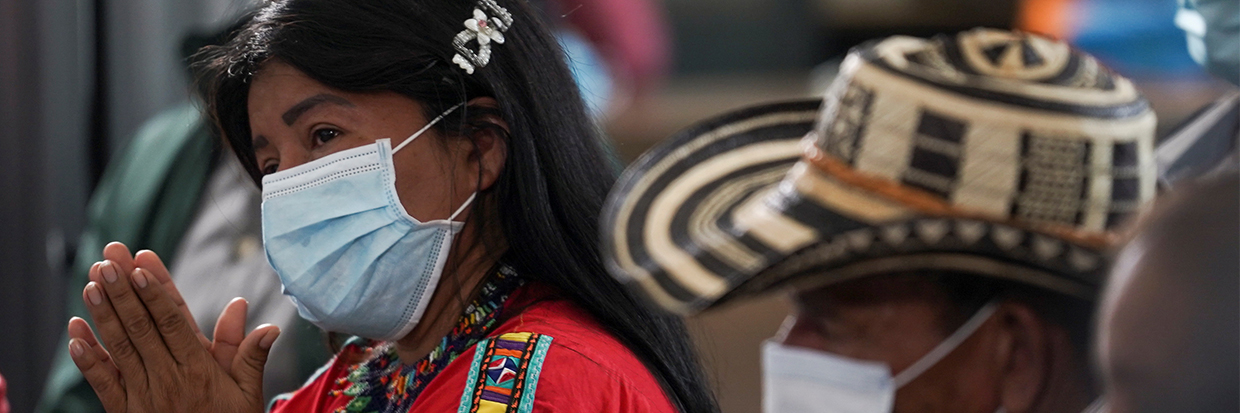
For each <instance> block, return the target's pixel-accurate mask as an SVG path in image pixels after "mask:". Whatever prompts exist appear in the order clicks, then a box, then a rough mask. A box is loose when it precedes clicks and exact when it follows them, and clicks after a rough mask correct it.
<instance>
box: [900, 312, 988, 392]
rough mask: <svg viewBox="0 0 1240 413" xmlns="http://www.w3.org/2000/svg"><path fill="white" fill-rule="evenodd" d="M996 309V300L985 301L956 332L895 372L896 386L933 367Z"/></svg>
mask: <svg viewBox="0 0 1240 413" xmlns="http://www.w3.org/2000/svg"><path fill="white" fill-rule="evenodd" d="M998 309H999V301H998V300H991V301H990V302H989V303H986V305H985V306H982V308H981V309H980V310H977V313H975V314H973V317H969V320H968V321H965V322H964V325H962V326H960V328H958V329H956V332H954V333H952V335H950V336H948V337H947V338H946V339H944V340H943V342H942V343H939V345H938V346H935V347H934V349H933V350H930V352H929V353H926V355H924V356H921V359H920V360H917V361H916V362H914V363H913V365H911V366H908V368H906V369H904V371H902V372H900V374H897V375H896V376H895V378H894V380H893V381H894V382H895V385H896V388H897V389H898V388H901V387H904V385H905V384H908V383H909V382H911V381H913V379H916V378H917V376H920V375H921V373H925V372H926V370H929V369H930V367H933V366H934V365H935V363H938V362H939V360H942V359H943V357H947V355H948V354H951V352H952V350H955V349H956V347H957V346H959V345H960V343H963V342H964V341H965V340H967V339H968V338H969V336H971V335H973V333H974V332H976V331H977V329H978V328H979V327H981V326H982V323H985V322H986V320H989V319H990V316H992V315H994V314H995V310H998Z"/></svg>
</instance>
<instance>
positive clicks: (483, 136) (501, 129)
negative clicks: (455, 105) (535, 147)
mask: <svg viewBox="0 0 1240 413" xmlns="http://www.w3.org/2000/svg"><path fill="white" fill-rule="evenodd" d="M466 106H467V107H468V108H469V109H470V110H478V109H484V110H483V111H482V112H483V115H482V116H473V115H471V116H470V119H469V120H468V121H469V122H470V123H474V124H476V123H478V122H483V123H487V124H491V125H494V126H493V127H485V128H477V129H474V130H473V132H471V135H470V136H469V139H470V140H472V141H473V146H474V149H473V151H472V152H471V153H470V154H469V160H470V162H471V163H472V162H477V163H478V171H479V172H480V173H481V176H479V185H480V187H479V188H478V191H479V192H481V191H485V190H487V189H490V188H491V187H492V186H494V185H495V181H496V180H499V174H500V172H502V171H503V170H504V165H505V163H507V162H508V141H507V137H508V134H509V130H510V129H509V127H508V122H507V121H505V120H504V119H503V117H501V116H500V115H499V102H497V101H496V100H495V99H494V98H490V97H481V98H474V99H471V100H470V101H469V102H468V103H467V104H466ZM488 109H489V110H488Z"/></svg>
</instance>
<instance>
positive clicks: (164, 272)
mask: <svg viewBox="0 0 1240 413" xmlns="http://www.w3.org/2000/svg"><path fill="white" fill-rule="evenodd" d="M133 261H134V265H135V266H137V267H138V268H143V269H146V270H147V271H149V272H150V273H151V275H154V276H155V279H156V280H158V281H159V284H160V285H163V286H164V289H165V290H168V296H169V297H171V298H172V302H174V303H176V305H177V307H179V308H180V309H181V311H182V312H184V313H185V318H186V319H188V320H189V321H190V325H191V326H192V327H193V328H194V332H195V333H198V334H199V335H202V330H201V329H199V328H198V323H197V322H195V321H194V314H193V313H191V312H190V311H189V305H187V304H185V298H184V297H182V296H181V291H180V290H178V289H177V286H176V284H174V283H173V282H172V273H170V272H168V267H167V266H166V265H164V261H163V260H162V259H160V258H159V255H158V254H156V253H155V252H153V251H151V250H142V251H138V254H137V255H134V257H133ZM206 338H207V336H205V335H203V336H202V339H203V340H204V341H205V340H206Z"/></svg>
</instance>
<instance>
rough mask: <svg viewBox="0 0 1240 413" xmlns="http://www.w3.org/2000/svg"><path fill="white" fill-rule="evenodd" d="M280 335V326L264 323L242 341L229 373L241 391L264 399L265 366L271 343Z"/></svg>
mask: <svg viewBox="0 0 1240 413" xmlns="http://www.w3.org/2000/svg"><path fill="white" fill-rule="evenodd" d="M279 336H280V328H279V327H276V326H273V325H271V324H263V325H261V326H258V328H255V329H254V331H252V332H250V334H249V335H247V336H246V337H245V340H242V341H241V346H239V348H238V349H237V355H236V356H235V357H234V358H233V362H232V372H230V373H229V374H230V375H231V376H232V378H233V380H236V382H237V385H238V386H240V387H241V391H243V392H245V393H247V394H249V395H250V396H253V397H258V398H259V399H262V397H263V367H264V366H266V364H267V354H268V353H270V352H271V345H272V344H273V343H275V341H276V337H279Z"/></svg>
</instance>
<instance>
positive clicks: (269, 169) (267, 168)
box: [263, 163, 280, 175]
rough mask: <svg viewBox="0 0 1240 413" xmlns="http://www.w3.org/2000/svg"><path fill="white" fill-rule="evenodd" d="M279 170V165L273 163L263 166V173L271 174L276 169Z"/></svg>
mask: <svg viewBox="0 0 1240 413" xmlns="http://www.w3.org/2000/svg"><path fill="white" fill-rule="evenodd" d="M279 170H280V165H279V164H274V163H273V164H270V165H267V166H264V167H263V175H271V174H274V173H276V171H279Z"/></svg>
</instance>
